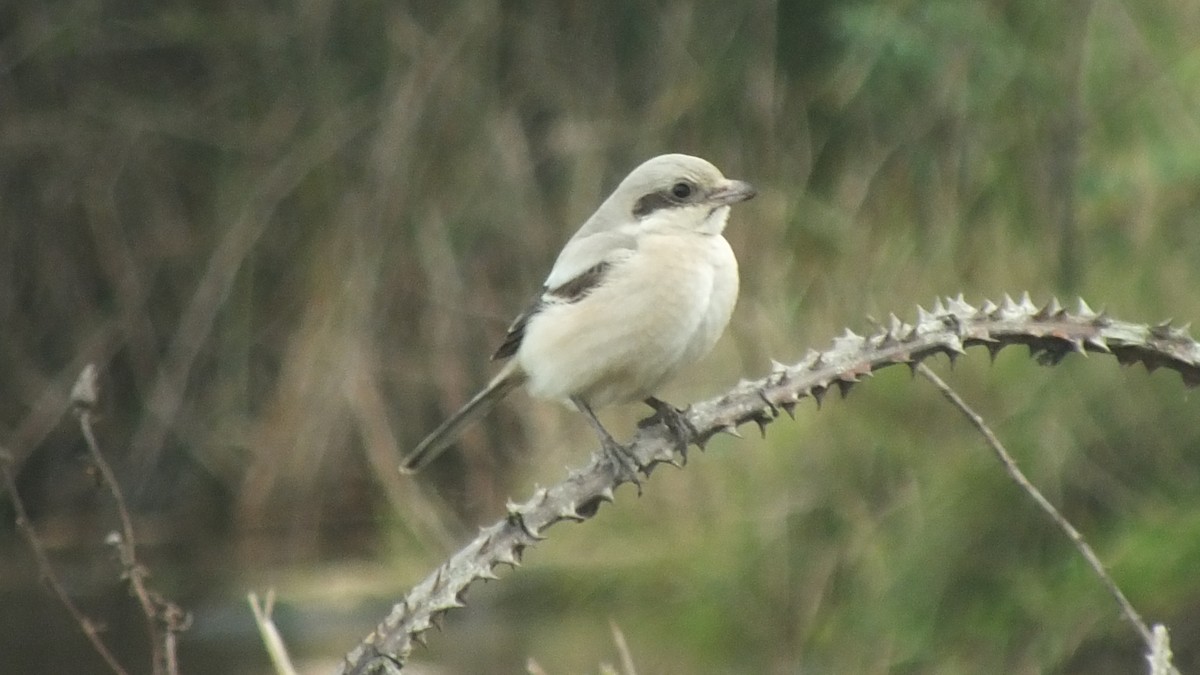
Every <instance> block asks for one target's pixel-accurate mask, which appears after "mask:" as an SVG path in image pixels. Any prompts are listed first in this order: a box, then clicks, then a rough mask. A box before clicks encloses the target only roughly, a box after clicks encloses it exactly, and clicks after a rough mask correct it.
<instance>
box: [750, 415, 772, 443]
mask: <svg viewBox="0 0 1200 675" xmlns="http://www.w3.org/2000/svg"><path fill="white" fill-rule="evenodd" d="M751 419H753V420H754V423H755V424H757V425H758V433H759V434H760V435H761V436H762V437H763V438H766V437H767V425H768V424H770V423H771V421H772V420H771V418H769V417H764V416H759V415H755V416H754V417H752V418H751Z"/></svg>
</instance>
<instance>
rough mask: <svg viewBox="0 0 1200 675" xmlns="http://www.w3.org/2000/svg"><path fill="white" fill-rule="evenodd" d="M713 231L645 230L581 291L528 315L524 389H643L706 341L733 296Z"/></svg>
mask: <svg viewBox="0 0 1200 675" xmlns="http://www.w3.org/2000/svg"><path fill="white" fill-rule="evenodd" d="M737 286H738V279H737V261H736V260H735V259H734V257H733V252H732V251H731V250H730V248H729V244H728V243H727V242H726V241H725V239H724V238H723V237H721V236H719V235H701V234H696V235H690V236H680V235H678V234H673V235H671V236H658V235H648V236H646V237H644V238H643V239H642V240H641V241H640V242H639V245H638V249H637V251H636V253H635V254H634V255H633V256H632V257H631V258H630V259H628V260H627V261H625V262H624V263H622V264H621V265H619V266H615V267H614V268H613V269H612V270H611V271H610V273H609V274H608V276H607V277H606V278H605V279H604V281H603V283H601V285H600V286H598V287H597V288H596V289H594V290H593V291H592V292H591V293H590V294H588V295H587V296H586V297H584V298H582V299H581V300H579V301H577V302H575V303H571V304H559V305H551V306H548V307H546V308H544V309H543V310H542V311H541V312H539V313H538V314H537V315H536V316H535V317H533V318H532V319H531V320H530V323H529V325H528V327H527V328H526V334H525V337H524V340H523V341H522V343H521V348H520V350H519V351H518V353H517V355H516V357H517V359H518V360H519V362H520V365H521V368H522V370H524V371H525V373H526V374H527V376H528V382H527V385H526V386H527V388H528V390H529V392H530V394H531V395H533V396H536V397H540V398H549V399H568V398H570V397H573V396H579V397H581V398H583V399H584V400H585V401H587V402H588V403H589V404H590V405H591V406H592V407H601V406H605V405H609V404H612V403H626V402H630V401H636V400H640V399H643V398H646V397H647V396H650V395H652V394H653V393H654V392H655V390H657V389H658V387H659V386H660V385H662V384H663V383H664V382H665V381H666V380H668V379H670V377H672V376H673V375H675V373H676V372H677V371H678V370H679V369H680V368H681V367H683V366H686V365H687V364H689V363H691V362H692V361H694V360H696V359H698V358H700V357H701V356H703V355H704V354H705V353H707V352H708V351H709V350H710V349H711V348H712V346H713V345H714V344H715V343H716V341H717V339H718V338H719V337H720V335H721V333H722V332H723V330H724V328H725V325H726V324H727V323H728V321H729V316H730V313H731V312H732V310H733V305H734V303H735V302H736V300H737Z"/></svg>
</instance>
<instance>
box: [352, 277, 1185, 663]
mask: <svg viewBox="0 0 1200 675" xmlns="http://www.w3.org/2000/svg"><path fill="white" fill-rule="evenodd" d="M976 345H983V346H986V347H987V348H988V350H989V351H990V352H991V354H992V356H993V358H994V357H995V355H996V353H997V352H999V351H1000V350H1001V349H1002V348H1004V347H1006V346H1010V345H1025V346H1027V347H1028V348H1029V350H1030V354H1031V355H1032V356H1034V357H1035V358H1036V359H1037V360H1038V362H1040V363H1042V364H1045V365H1054V364H1057V363H1058V362H1060V361H1061V360H1062V359H1063V358H1065V357H1066V356H1067V355H1068V354H1070V353H1074V352H1079V353H1086V352H1095V353H1103V354H1112V355H1113V356H1114V357H1116V359H1117V360H1118V361H1119V362H1120V363H1122V364H1130V363H1136V362H1141V363H1142V364H1143V365H1145V366H1146V368H1147V369H1149V370H1154V369H1156V368H1160V367H1161V368H1170V369H1172V370H1175V371H1176V372H1178V373H1179V374H1180V375H1181V376H1182V377H1183V382H1184V384H1185V385H1186V386H1188V387H1195V386H1197V385H1200V343H1197V342H1196V341H1195V340H1193V339H1192V338H1191V337H1190V336H1189V335H1188V332H1187V329H1186V327H1183V328H1177V327H1174V326H1172V325H1171V324H1170V322H1165V323H1161V324H1158V325H1154V326H1147V325H1144V324H1134V323H1128V322H1124V321H1118V320H1116V319H1114V318H1112V317H1110V316H1109V315H1108V314H1107V312H1103V311H1101V312H1095V311H1094V310H1092V308H1090V307H1088V305H1087V304H1086V303H1084V302H1083V301H1082V300H1080V301H1079V306H1078V309H1077V310H1076V311H1074V312H1068V311H1066V310H1065V309H1064V308H1063V307H1062V305H1061V304H1060V303H1059V301H1058V300H1057V299H1053V300H1051V301H1050V302H1048V303H1046V304H1045V305H1043V306H1041V307H1037V306H1035V305H1034V304H1033V302H1032V301H1031V300H1030V299H1029V296H1028V294H1025V295H1023V296H1022V297H1021V299H1020V300H1013V299H1012V298H1010V297H1008V296H1005V298H1004V300H1003V302H1001V303H1000V304H996V303H993V302H990V301H988V302H985V303H983V304H982V305H981V306H980V307H973V306H971V305H970V304H968V303H967V302H966V301H965V300H964V299H963V297H962V295H959V296H958V297H955V298H947V299H944V300H943V299H938V300H937V301H936V302H935V304H934V306H933V309H932V310H926V309H924V308H922V307H918V308H917V320H916V323H915V324H908V323H905V322H903V321H901V320H900V319H899V318H897V317H896V316H895V315H892V316H890V317H889V321H888V323H887V325H885V326H883V327H881V328H880V329H879V330H878V331H877V332H875V333H874V334H872V335H870V336H866V337H864V336H861V335H856V334H855V333H853V332H851V331H849V330H847V331H846V332H845V334H843V335H842V336H841V337H839V338H836V339H835V340H834V342H833V345H832V346H831V347H830V348H829V349H827V350H825V351H823V352H817V351H815V350H811V351H809V353H808V354H807V355H806V356H805V357H804V358H803V359H802V360H801V361H800V362H799V363H796V364H793V365H790V366H788V365H783V364H780V363H775V364H774V368H773V372H772V373H771V374H770V375H768V376H766V377H764V378H761V379H759V380H756V381H742V382H741V383H739V384H738V385H737V386H736V387H734V388H733V389H732V390H730V391H729V392H727V393H726V394H724V395H722V396H720V397H717V398H715V399H712V400H709V401H705V402H703V403H700V404H697V405H695V406H693V407H691V408H689V410H688V411H687V418H688V421H689V422H690V423H691V426H692V427H693V428H694V429H695V430H696V433H695V434H694V435H693V436H692V437H691V438H690V439H689V440H690V441H691V442H693V443H695V444H697V445H699V446H700V447H702V448H703V446H704V444H705V443H706V442H707V441H708V439H710V438H711V437H712V436H714V435H716V434H717V433H721V432H726V433H731V434H734V435H737V427H738V426H739V425H741V424H745V423H747V422H754V423H755V424H757V425H758V427H759V429H760V430H762V431H763V433H764V434H765V432H766V427H767V425H768V424H770V423H771V422H773V421H774V420H775V419H776V418H778V416H779V415H780V413H781V412H786V413H788V415H791V414H792V413H793V410H794V409H795V406H796V405H797V403H799V401H800V400H801V399H803V398H805V397H812V398H813V399H814V400H815V401H816V402H817V403H818V404H819V403H820V401H821V399H822V398H823V397H824V395H825V394H826V392H828V391H829V389H831V388H833V387H835V386H836V387H837V389H838V390H839V391H840V392H841V393H842V395H843V396H844V395H845V394H846V393H847V392H848V391H849V390H850V389H851V388H852V387H853V386H854V385H855V384H856V383H858V382H859V381H861V379H862V378H863V377H867V376H870V375H871V374H872V373H874V372H875V371H876V370H879V369H882V368H886V367H888V366H893V365H896V364H901V363H903V364H906V365H908V366H909V367H910V368H913V369H916V368H917V367H918V365H919V364H920V363H921V362H922V361H924V360H926V359H928V358H929V357H931V356H934V355H936V354H946V355H947V356H949V357H950V358H951V360H953V359H955V358H957V357H958V356H960V355H962V354H964V353H966V348H967V347H972V346H976ZM674 447H675V442H674V440H673V439H672V438H671V436H670V434H669V432H668V430H667V429H666V428H665V427H664V426H663V425H661V424H659V425H651V426H647V427H646V428H643V429H641V430H640V431H639V432H638V434H637V436H636V437H635V438H634V440H633V442H632V443H631V444H630V446H629V450H630V452H631V453H632V455H633V456H634V457H636V458H637V460H638V462H639V464H640V465H641V466H642V471H643V473H645V474H646V475H647V476H649V475H650V472H651V471H652V470H653V468H654V467H655V466H656V465H657V464H660V463H668V464H672V465H678V461H677V460H676V456H675V452H674ZM683 459H686V458H683ZM619 473H620V472H619V471H618V469H617V468H616V467H613V466H612V465H611V464H609V463H608V462H607V461H606V460H605V459H603V458H601V457H600V456H598V455H594V456H593V457H592V459H591V460H590V462H589V463H588V464H587V466H585V467H583V468H581V469H578V470H575V471H572V472H570V473H569V475H568V476H567V478H566V479H565V480H564V481H562V482H560V483H558V484H557V485H554V486H552V487H549V488H540V489H537V490H536V491H535V492H534V494H533V496H532V497H531V498H530V499H529V500H527V501H526V502H524V503H523V504H514V503H510V504H509V506H508V515H507V517H505V518H504V519H503V520H501V521H500V522H497V523H495V524H493V525H490V526H488V527H485V528H483V529H482V530H481V531H480V533H479V535H478V536H477V537H476V538H475V539H474V540H473V541H471V542H470V543H469V544H467V545H466V546H465V547H463V548H462V549H461V550H459V551H458V552H457V553H455V554H454V555H453V556H451V558H450V559H449V560H448V561H446V562H445V563H443V564H442V565H440V566H439V567H438V568H437V569H436V570H434V572H433V573H432V574H430V575H429V576H428V577H426V578H425V579H424V580H423V581H421V582H420V583H419V584H417V586H416V587H414V588H413V589H412V590H411V591H409V593H408V594H407V595H406V596H405V597H404V598H403V599H402V600H401V601H400V603H399V604H397V605H395V606H394V607H393V608H392V611H391V612H390V613H389V614H388V616H387V617H386V618H385V619H384V620H383V621H382V622H381V623H380V624H379V625H378V626H377V627H376V629H375V630H374V631H373V632H372V633H371V634H370V635H368V636H367V637H366V638H365V639H364V640H363V641H362V642H361V643H360V644H359V645H358V646H357V647H355V648H354V649H353V650H351V651H350V653H349V654H347V655H346V658H345V661H344V662H343V663H342V667H341V668H340V669H339V670H338V672H339V673H355V674H362V673H383V672H386V673H393V672H397V671H398V670H399V669H400V668H402V667H403V665H404V662H405V661H406V660H407V658H408V655H409V653H410V652H411V651H412V648H413V643H414V642H417V643H421V642H422V640H423V634H424V633H425V632H426V631H427V630H429V628H430V627H432V626H435V625H437V622H438V621H439V620H440V619H441V617H442V616H443V615H444V614H445V613H446V612H447V611H448V610H450V609H453V608H455V607H462V606H463V603H464V601H465V594H466V591H467V588H468V587H469V586H470V585H471V584H472V583H474V582H475V581H478V580H480V579H496V578H497V575H496V572H495V569H496V567H498V566H500V565H510V566H514V567H515V566H516V565H518V564H519V563H520V560H521V556H522V553H523V552H524V550H525V549H526V548H527V547H529V546H532V545H533V544H536V543H537V542H538V541H540V540H541V539H543V538H545V534H544V533H545V531H546V530H547V529H548V528H549V527H551V526H553V525H555V524H556V523H559V522H561V521H564V520H571V521H582V520H586V519H588V518H590V517H591V516H592V515H594V514H595V513H596V511H597V509H598V508H599V506H600V504H601V503H603V502H606V501H612V500H613V491H614V490H615V489H616V488H617V486H618V485H620V483H621V482H622V481H621V479H620V478H619ZM1159 628H1161V627H1160V626H1156V627H1155V638H1156V642H1157V641H1159V640H1161V641H1162V643H1163V644H1164V645H1165V643H1166V632H1165V629H1163V630H1161V631H1159ZM1157 653H1158V654H1160V655H1161V654H1163V653H1164V652H1161V651H1160V652H1157ZM1164 672H1165V671H1164Z"/></svg>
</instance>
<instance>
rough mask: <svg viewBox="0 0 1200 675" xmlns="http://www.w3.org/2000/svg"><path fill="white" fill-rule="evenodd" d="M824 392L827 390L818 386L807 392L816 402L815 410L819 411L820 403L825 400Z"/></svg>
mask: <svg viewBox="0 0 1200 675" xmlns="http://www.w3.org/2000/svg"><path fill="white" fill-rule="evenodd" d="M826 391H828V390H827V389H826V388H825V387H822V386H819V385H818V386H814V387H813V388H811V389H809V390H808V395H809V396H812V397H813V400H814V401H816V402H817V410H820V409H821V402H822V401H824V400H825V392H826Z"/></svg>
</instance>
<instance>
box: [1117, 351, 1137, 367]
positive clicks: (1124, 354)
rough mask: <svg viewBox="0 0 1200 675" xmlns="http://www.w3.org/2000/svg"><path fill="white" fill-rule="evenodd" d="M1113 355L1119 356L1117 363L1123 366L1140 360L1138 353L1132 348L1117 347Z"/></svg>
mask: <svg viewBox="0 0 1200 675" xmlns="http://www.w3.org/2000/svg"><path fill="white" fill-rule="evenodd" d="M1113 356H1115V357H1117V363H1119V364H1121V365H1123V366H1131V365H1133V364H1135V363H1137V362H1138V358H1139V357H1138V353H1137V352H1136V351H1134V350H1132V349H1117V350H1115V351H1113Z"/></svg>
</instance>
